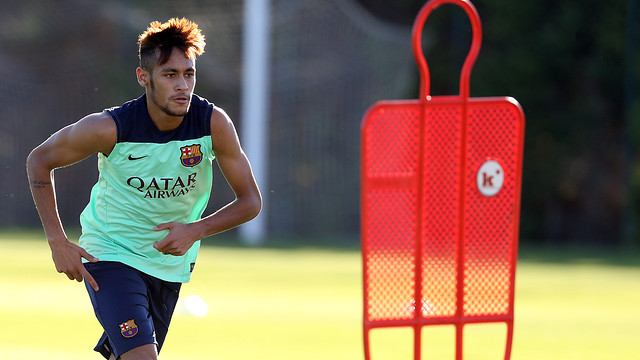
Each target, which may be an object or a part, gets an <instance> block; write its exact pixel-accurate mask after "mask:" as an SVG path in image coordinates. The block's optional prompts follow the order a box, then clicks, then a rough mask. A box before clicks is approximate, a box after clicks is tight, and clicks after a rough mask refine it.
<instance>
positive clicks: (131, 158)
mask: <svg viewBox="0 0 640 360" xmlns="http://www.w3.org/2000/svg"><path fill="white" fill-rule="evenodd" d="M147 156H149V155H144V156H139V157H133V155H131V154H129V157H128V159H129V160H140V159H144V158H146V157H147Z"/></svg>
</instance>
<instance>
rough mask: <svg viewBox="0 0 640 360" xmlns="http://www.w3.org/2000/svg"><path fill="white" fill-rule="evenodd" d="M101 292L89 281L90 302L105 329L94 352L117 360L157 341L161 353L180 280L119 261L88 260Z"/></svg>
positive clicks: (86, 266) (88, 269) (90, 270)
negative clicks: (176, 281)
mask: <svg viewBox="0 0 640 360" xmlns="http://www.w3.org/2000/svg"><path fill="white" fill-rule="evenodd" d="M84 265H85V268H86V269H87V271H89V273H90V274H91V276H93V278H94V279H95V280H96V282H97V283H98V286H99V287H100V290H99V291H97V292H96V291H94V290H93V288H92V287H91V285H89V284H88V283H87V282H86V281H85V282H84V283H85V286H86V288H87V291H88V292H89V297H90V298H91V303H92V304H93V309H94V311H95V314H96V317H97V318H98V321H99V322H100V324H101V325H102V328H103V329H104V333H103V334H102V337H101V338H100V340H99V341H98V345H96V347H95V348H94V350H95V351H97V352H99V353H100V354H102V355H103V356H104V357H105V358H107V359H108V358H109V355H110V354H111V353H113V355H114V356H115V357H116V359H117V358H118V357H119V356H120V355H122V354H124V353H126V352H127V351H129V350H132V349H134V348H136V347H138V346H142V345H146V344H155V345H156V346H157V349H158V352H160V349H161V348H162V344H163V343H164V339H165V337H166V336H167V330H168V328H169V323H170V322H171V316H172V315H173V310H174V309H175V307H176V303H177V302H178V295H179V293H180V286H181V285H182V284H181V283H174V282H168V281H163V280H160V279H158V278H155V277H153V276H150V275H147V274H145V273H143V272H141V271H138V270H136V269H134V268H132V267H130V266H127V265H124V264H122V263H119V262H112V261H100V262H97V263H86V264H84Z"/></svg>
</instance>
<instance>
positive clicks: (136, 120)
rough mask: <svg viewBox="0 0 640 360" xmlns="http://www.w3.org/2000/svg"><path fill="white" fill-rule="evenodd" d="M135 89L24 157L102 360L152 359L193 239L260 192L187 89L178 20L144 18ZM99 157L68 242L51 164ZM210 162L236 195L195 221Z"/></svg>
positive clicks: (188, 62)
mask: <svg viewBox="0 0 640 360" xmlns="http://www.w3.org/2000/svg"><path fill="white" fill-rule="evenodd" d="M138 44H139V57H140V67H138V68H137V69H136V75H137V80H138V83H139V84H140V86H142V87H144V88H145V94H144V95H142V96H141V97H140V98H138V99H136V100H132V101H130V102H127V103H125V104H124V105H122V106H120V107H116V108H112V109H108V110H105V111H103V112H101V113H95V114H91V115H88V116H86V117H84V118H82V119H81V120H80V121H78V122H76V123H74V124H72V125H69V126H67V127H64V128H63V129H61V130H59V131H58V132H56V133H55V134H53V135H52V136H51V137H50V138H48V139H47V140H46V141H45V142H43V143H42V144H41V145H39V146H38V147H36V148H35V149H34V150H33V151H32V152H31V154H30V155H29V157H28V159H27V173H28V176H29V183H30V186H31V191H32V195H33V199H34V202H35V205H36V208H37V209H38V213H39V215H40V218H41V220H42V224H43V227H44V231H45V235H46V237H47V241H48V243H49V246H50V248H51V253H52V257H53V261H54V263H55V267H56V270H57V271H58V272H60V273H64V274H66V275H67V277H68V278H69V279H70V280H77V281H79V282H80V281H82V280H83V279H84V280H85V285H86V287H87V291H88V292H89V297H90V298H91V302H92V304H93V307H94V310H95V314H96V317H97V318H98V320H99V322H100V323H101V325H102V327H103V328H104V334H103V336H102V338H101V339H100V341H99V343H98V345H97V346H96V348H95V350H96V351H98V352H100V353H101V354H102V355H104V356H105V357H106V358H110V359H157V354H158V353H159V351H160V349H161V347H162V344H163V342H164V339H165V336H166V333H167V328H168V326H169V322H170V320H171V316H172V314H173V310H174V308H175V305H176V302H177V299H178V292H179V289H180V284H181V283H184V282H188V281H189V279H190V276H191V272H192V271H193V268H194V265H195V261H196V256H197V253H198V249H199V246H200V239H202V238H204V237H206V236H209V235H213V234H216V233H219V232H222V231H225V230H228V229H231V228H233V227H235V226H237V225H240V224H242V223H244V222H246V221H249V220H250V219H252V218H254V217H255V216H257V215H258V213H259V212H260V209H261V206H262V200H261V196H260V192H259V190H258V187H257V185H256V181H255V179H254V176H253V173H252V171H251V166H250V164H249V161H248V160H247V157H246V156H245V154H244V152H243V151H242V149H241V147H240V143H239V141H238V136H237V134H236V131H235V128H234V126H233V123H232V122H231V120H230V119H229V117H228V116H227V115H226V114H225V112H224V111H223V110H222V109H220V108H218V107H216V106H214V105H213V104H211V103H209V102H208V101H207V100H205V99H203V98H200V97H198V96H197V95H195V94H194V93H193V91H194V86H195V83H196V67H195V60H196V55H201V54H202V53H203V52H204V46H205V39H204V36H203V35H202V33H201V31H200V30H199V29H198V26H197V25H196V24H195V23H193V22H191V21H188V20H186V19H171V20H169V21H168V22H166V23H163V24H161V23H159V22H152V23H151V24H150V26H149V27H148V28H147V30H146V31H145V32H144V33H143V34H141V35H140V37H139V41H138ZM94 153H97V154H98V168H99V178H98V182H97V183H96V185H95V186H94V187H93V189H92V191H91V198H90V201H89V204H88V205H87V207H86V208H85V210H84V211H83V212H82V215H81V217H80V222H81V225H82V235H81V236H80V239H79V245H76V244H75V243H73V242H70V241H69V240H68V238H67V236H66V234H65V231H64V229H63V227H62V224H61V222H60V218H59V216H58V211H57V205H56V200H55V188H54V181H53V176H52V174H53V170H54V169H56V168H59V167H63V166H67V165H71V164H73V163H76V162H78V161H80V160H82V159H84V158H86V157H88V156H89V155H92V154H94ZM214 156H215V159H216V161H217V162H218V164H219V167H220V169H221V171H222V173H223V174H224V176H225V178H226V180H227V182H228V183H229V185H230V187H231V188H232V189H233V191H234V193H235V195H236V198H235V200H234V201H232V202H231V203H229V204H227V205H226V206H224V207H223V208H221V209H219V210H218V211H216V212H214V213H213V214H211V215H209V216H207V217H204V218H201V216H202V213H203V211H204V209H205V207H206V205H207V202H208V200H209V196H210V191H211V186H212V167H211V164H212V161H213V159H214Z"/></svg>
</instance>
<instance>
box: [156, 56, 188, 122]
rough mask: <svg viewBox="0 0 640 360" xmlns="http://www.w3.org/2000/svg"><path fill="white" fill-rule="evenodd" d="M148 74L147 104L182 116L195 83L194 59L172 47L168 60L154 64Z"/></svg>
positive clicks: (173, 114) (185, 111)
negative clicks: (149, 102)
mask: <svg viewBox="0 0 640 360" xmlns="http://www.w3.org/2000/svg"><path fill="white" fill-rule="evenodd" d="M149 75H150V78H149V82H148V87H147V93H148V94H149V99H150V100H151V102H152V104H149V105H151V106H154V107H157V108H158V109H159V110H161V111H162V112H164V113H165V114H166V115H169V116H184V115H185V114H186V113H187V111H188V110H189V105H190V103H191V95H193V89H194V88H195V85H196V66H195V60H194V59H191V58H188V57H187V56H186V55H185V54H184V53H183V52H182V51H180V50H178V49H176V48H174V49H173V51H172V52H171V56H170V57H169V60H168V61H167V62H166V63H164V64H160V65H156V66H154V67H153V71H152V72H151V74H149Z"/></svg>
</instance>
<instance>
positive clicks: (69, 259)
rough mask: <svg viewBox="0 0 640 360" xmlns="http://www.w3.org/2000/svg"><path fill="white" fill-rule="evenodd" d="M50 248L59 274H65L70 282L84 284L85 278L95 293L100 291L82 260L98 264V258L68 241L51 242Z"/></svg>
mask: <svg viewBox="0 0 640 360" xmlns="http://www.w3.org/2000/svg"><path fill="white" fill-rule="evenodd" d="M49 247H51V255H52V257H53V262H54V264H55V265H56V270H57V271H58V272H59V273H65V275H67V277H68V278H69V280H76V281H78V282H82V279H83V278H84V280H85V281H87V282H88V283H89V285H91V287H92V288H93V289H94V290H95V291H98V290H100V288H99V287H98V283H97V282H96V281H95V280H94V279H93V276H91V274H89V272H88V271H87V269H85V267H84V265H83V264H82V258H85V259H87V260H88V261H89V262H97V261H98V258H96V257H94V256H92V255H90V254H89V253H88V252H87V251H86V250H85V249H83V248H81V247H80V246H79V245H77V244H74V243H72V242H71V241H69V240H67V239H65V240H62V241H56V242H52V241H50V242H49Z"/></svg>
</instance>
